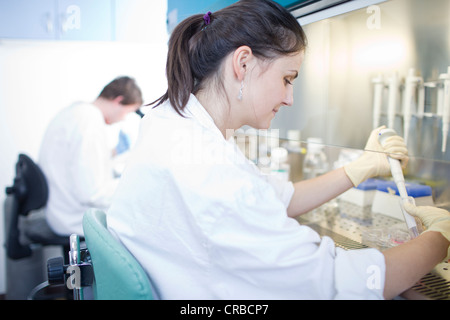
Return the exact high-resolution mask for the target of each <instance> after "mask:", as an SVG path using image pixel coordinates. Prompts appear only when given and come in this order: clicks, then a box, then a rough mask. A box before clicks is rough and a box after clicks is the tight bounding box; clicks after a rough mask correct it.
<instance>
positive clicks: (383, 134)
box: [378, 129, 419, 238]
mask: <svg viewBox="0 0 450 320" xmlns="http://www.w3.org/2000/svg"><path fill="white" fill-rule="evenodd" d="M395 135H397V133H396V132H395V131H394V130H392V129H383V130H381V131H380V134H379V136H378V140H379V141H380V143H381V145H384V143H385V142H386V139H387V138H389V137H392V136H395ZM387 157H388V160H389V165H390V166H391V173H392V177H393V178H394V182H395V184H396V185H397V189H398V193H399V194H400V198H401V200H402V203H401V204H400V207H401V209H402V213H403V217H404V218H405V222H406V225H407V227H408V229H409V233H410V235H411V238H415V237H417V236H418V235H419V232H418V230H417V224H416V221H415V220H414V217H412V216H411V215H409V214H408V212H406V210H405V208H404V206H403V203H405V202H409V203H412V204H415V203H414V198H412V197H409V196H408V193H407V191H406V186H405V178H404V177H403V171H402V167H401V165H400V161H399V160H397V159H393V158H391V157H390V156H389V155H388V156H387Z"/></svg>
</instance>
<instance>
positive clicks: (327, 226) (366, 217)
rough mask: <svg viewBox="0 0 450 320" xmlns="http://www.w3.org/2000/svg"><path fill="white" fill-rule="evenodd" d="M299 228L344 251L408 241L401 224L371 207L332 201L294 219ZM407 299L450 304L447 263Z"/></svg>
mask: <svg viewBox="0 0 450 320" xmlns="http://www.w3.org/2000/svg"><path fill="white" fill-rule="evenodd" d="M297 221H298V222H299V223H300V224H302V225H307V226H309V227H311V228H312V229H314V230H315V231H316V232H317V233H318V234H319V235H320V236H328V237H330V238H331V239H333V241H334V242H335V244H336V246H337V247H339V248H342V249H345V250H355V249H363V248H376V249H379V250H380V251H383V250H385V249H387V248H389V247H392V246H395V245H398V242H401V241H408V239H407V238H404V237H403V236H404V235H407V234H408V232H407V227H406V224H405V222H404V221H401V220H398V219H395V218H392V217H388V216H385V215H382V214H372V213H371V210H370V207H365V208H363V207H359V206H356V205H353V204H351V203H348V202H346V201H342V200H340V199H337V200H333V201H331V202H329V203H326V204H325V205H323V206H321V207H319V208H317V209H315V210H313V211H311V212H309V213H307V214H304V215H302V216H300V217H298V218H297ZM402 297H403V298H406V299H412V300H414V299H423V300H450V263H448V262H443V263H440V264H438V265H437V266H436V267H435V268H434V269H433V270H432V271H431V272H430V273H428V274H427V275H425V276H424V277H423V278H422V279H421V280H420V281H419V282H417V284H416V285H414V286H413V287H412V288H411V289H410V290H408V291H407V292H405V293H404V294H403V295H402Z"/></svg>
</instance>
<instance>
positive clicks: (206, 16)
mask: <svg viewBox="0 0 450 320" xmlns="http://www.w3.org/2000/svg"><path fill="white" fill-rule="evenodd" d="M203 20H204V21H205V25H209V24H210V23H211V11H208V12H207V13H206V14H205V15H204V16H203Z"/></svg>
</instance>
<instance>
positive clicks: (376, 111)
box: [372, 75, 384, 129]
mask: <svg viewBox="0 0 450 320" xmlns="http://www.w3.org/2000/svg"><path fill="white" fill-rule="evenodd" d="M372 82H373V84H374V94H373V128H374V129H376V128H378V127H379V126H380V115H381V103H382V100H383V88H384V80H383V76H382V75H379V76H378V77H376V78H374V79H373V80H372Z"/></svg>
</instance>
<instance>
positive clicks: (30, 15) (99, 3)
mask: <svg viewBox="0 0 450 320" xmlns="http://www.w3.org/2000/svg"><path fill="white" fill-rule="evenodd" d="M112 4H113V1H112V0H39V1H33V0H14V1H12V0H0V38H9V39H41V40H98V41H110V40H113V38H114V27H113V15H112V12H113V7H112Z"/></svg>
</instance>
